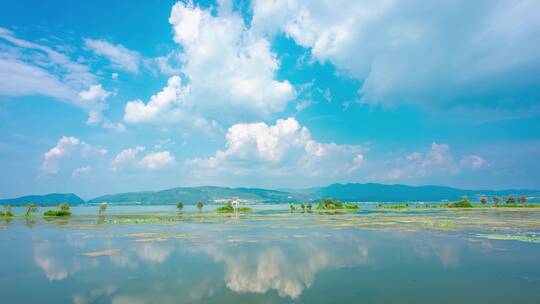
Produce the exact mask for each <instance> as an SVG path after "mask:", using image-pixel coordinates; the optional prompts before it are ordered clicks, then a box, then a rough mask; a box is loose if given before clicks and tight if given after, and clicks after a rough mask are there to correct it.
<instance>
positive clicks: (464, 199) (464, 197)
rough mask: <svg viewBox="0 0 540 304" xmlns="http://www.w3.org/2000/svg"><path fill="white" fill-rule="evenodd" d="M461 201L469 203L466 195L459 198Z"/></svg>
mask: <svg viewBox="0 0 540 304" xmlns="http://www.w3.org/2000/svg"><path fill="white" fill-rule="evenodd" d="M461 200H462V201H463V202H466V203H468V202H469V197H468V196H466V195H464V196H463V197H462V198H461Z"/></svg>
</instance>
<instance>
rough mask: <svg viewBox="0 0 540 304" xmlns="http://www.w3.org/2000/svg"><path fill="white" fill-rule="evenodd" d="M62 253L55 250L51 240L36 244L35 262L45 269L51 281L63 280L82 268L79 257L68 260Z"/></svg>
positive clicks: (44, 271)
mask: <svg viewBox="0 0 540 304" xmlns="http://www.w3.org/2000/svg"><path fill="white" fill-rule="evenodd" d="M57 249H59V248H57ZM61 255H62V254H61V252H59V251H58V252H55V248H54V247H53V245H52V244H51V243H50V242H47V241H45V242H39V243H36V244H34V263H35V264H36V266H38V267H39V268H40V269H41V270H43V273H44V274H45V276H46V277H47V279H49V281H59V280H63V279H65V278H67V277H68V275H70V274H73V273H75V272H77V271H79V270H80V268H81V265H80V262H79V261H78V260H77V259H67V260H66V259H63V258H62V257H61Z"/></svg>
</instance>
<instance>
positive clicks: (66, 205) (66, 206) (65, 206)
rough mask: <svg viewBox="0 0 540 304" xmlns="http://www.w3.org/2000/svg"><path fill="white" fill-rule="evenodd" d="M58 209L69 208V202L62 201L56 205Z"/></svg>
mask: <svg viewBox="0 0 540 304" xmlns="http://www.w3.org/2000/svg"><path fill="white" fill-rule="evenodd" d="M58 209H60V210H69V204H68V203H62V204H60V205H58Z"/></svg>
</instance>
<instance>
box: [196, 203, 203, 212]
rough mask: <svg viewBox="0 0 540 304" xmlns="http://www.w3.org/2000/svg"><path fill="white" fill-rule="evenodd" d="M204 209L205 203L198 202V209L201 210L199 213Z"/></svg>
mask: <svg viewBox="0 0 540 304" xmlns="http://www.w3.org/2000/svg"><path fill="white" fill-rule="evenodd" d="M203 207H204V204H203V202H197V209H199V211H201V210H202V208H203Z"/></svg>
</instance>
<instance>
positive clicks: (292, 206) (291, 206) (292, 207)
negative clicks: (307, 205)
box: [289, 204, 296, 212]
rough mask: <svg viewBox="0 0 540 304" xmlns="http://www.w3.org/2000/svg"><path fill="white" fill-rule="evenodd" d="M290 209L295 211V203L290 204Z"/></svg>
mask: <svg viewBox="0 0 540 304" xmlns="http://www.w3.org/2000/svg"><path fill="white" fill-rule="evenodd" d="M289 209H290V210H291V212H294V211H295V210H296V207H295V206H294V205H293V204H291V205H290V206H289Z"/></svg>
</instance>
